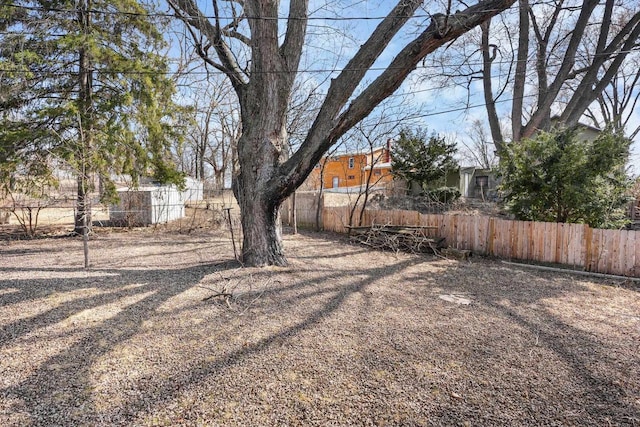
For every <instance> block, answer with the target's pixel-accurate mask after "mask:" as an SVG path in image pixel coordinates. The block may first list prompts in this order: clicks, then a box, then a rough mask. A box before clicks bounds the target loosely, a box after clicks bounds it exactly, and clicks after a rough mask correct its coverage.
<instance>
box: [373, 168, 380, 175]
mask: <svg viewBox="0 0 640 427" xmlns="http://www.w3.org/2000/svg"><path fill="white" fill-rule="evenodd" d="M373 174H374V175H375V176H380V175H382V171H381V170H380V169H376V170H374V171H373Z"/></svg>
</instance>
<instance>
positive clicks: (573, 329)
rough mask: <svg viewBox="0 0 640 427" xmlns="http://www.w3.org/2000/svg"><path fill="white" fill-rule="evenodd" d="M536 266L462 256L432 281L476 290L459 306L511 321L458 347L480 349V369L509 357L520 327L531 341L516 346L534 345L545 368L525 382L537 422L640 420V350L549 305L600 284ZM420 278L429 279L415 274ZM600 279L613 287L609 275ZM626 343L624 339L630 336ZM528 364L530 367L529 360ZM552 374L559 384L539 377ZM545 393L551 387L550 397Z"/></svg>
mask: <svg viewBox="0 0 640 427" xmlns="http://www.w3.org/2000/svg"><path fill="white" fill-rule="evenodd" d="M470 269H473V272H474V275H473V276H471V277H472V278H473V279H472V280H463V277H468V271H469V270H470ZM465 270H466V272H467V273H465ZM536 273H538V272H531V271H526V270H525V271H522V270H519V269H514V268H507V267H503V266H501V265H500V264H496V263H495V262H490V261H481V262H477V263H475V262H474V263H463V262H456V263H455V264H453V265H452V266H449V267H448V268H446V269H444V270H443V271H441V272H440V273H439V274H437V275H434V276H433V277H431V278H429V279H428V280H427V282H428V283H430V284H432V285H434V286H436V289H438V291H439V292H440V293H442V294H454V295H459V296H462V297H468V298H469V299H470V300H471V301H472V303H471V305H470V306H468V307H467V306H464V307H459V308H458V310H479V311H482V312H484V313H486V314H488V316H487V317H491V318H494V319H504V322H503V323H502V322H501V323H500V324H506V325H511V326H510V327H509V330H505V329H503V328H499V329H494V328H493V325H487V329H486V330H485V331H483V332H477V333H475V334H473V333H472V334H466V335H462V334H461V337H460V338H459V340H458V341H456V342H457V343H458V345H459V348H458V351H460V352H467V353H468V354H473V355H474V362H473V365H474V366H475V367H476V368H477V369H478V370H486V369H488V368H489V367H491V366H493V365H495V364H496V363H503V362H504V355H503V354H498V353H499V352H500V351H505V352H509V351H510V350H512V349H508V348H505V346H504V345H502V344H503V343H504V342H505V341H507V344H506V345H512V344H511V343H510V342H511V341H512V340H513V337H512V336H509V335H508V334H510V333H517V334H519V335H520V336H521V337H524V338H525V339H526V340H529V341H528V342H525V343H524V344H523V343H516V344H513V345H514V346H516V347H517V346H520V347H518V348H519V349H516V350H515V351H522V350H523V349H526V351H528V352H529V354H528V359H530V361H531V364H532V365H533V366H536V367H538V368H539V372H538V373H537V374H536V373H535V368H533V369H531V371H532V372H531V373H529V375H531V376H532V377H533V379H532V378H528V379H526V381H523V382H522V383H520V384H519V386H520V387H521V390H520V391H521V392H523V393H526V394H527V396H528V397H527V399H528V401H529V403H530V404H531V406H530V408H527V411H526V412H528V417H529V419H530V422H531V423H534V424H536V425H542V424H547V423H555V422H561V423H568V424H576V423H577V424H581V425H608V424H620V425H640V401H638V400H637V395H634V389H635V392H636V393H637V392H638V391H640V386H638V384H636V385H635V387H633V386H632V387H629V385H633V381H628V377H627V376H628V375H629V374H631V375H637V374H640V359H638V358H637V353H634V352H633V351H631V352H629V351H627V352H626V353H625V349H624V348H622V347H621V345H620V344H617V345H616V344H614V343H612V342H608V340H607V338H606V337H604V336H602V335H600V336H598V335H596V334H595V333H593V332H591V331H590V330H589V329H584V328H580V327H577V326H576V325H575V324H571V323H569V320H568V319H567V318H565V317H564V316H563V313H562V312H561V311H560V312H558V311H557V310H558V309H556V311H555V312H554V311H553V310H552V309H551V307H549V306H547V302H548V301H552V300H554V299H558V298H570V297H575V296H579V295H583V296H584V297H585V298H589V297H590V296H591V295H592V292H593V291H592V290H591V289H589V288H587V287H586V286H585V285H584V283H582V282H581V280H580V279H583V281H585V280H584V279H586V278H583V277H580V276H572V275H571V274H566V275H563V274H554V273H542V274H540V273H538V274H536ZM487 278H493V279H494V280H491V281H490V280H487ZM495 278H498V280H495ZM414 280H424V278H423V277H415V276H414ZM596 281H597V279H596ZM600 282H601V283H602V284H603V286H605V287H608V285H607V284H605V282H603V281H600ZM523 284H524V285H523ZM576 309H578V308H576ZM570 314H572V313H567V316H568V318H571V315H570ZM638 318H639V319H640V317H638ZM598 321H599V322H603V320H600V319H599V320H598ZM611 326H612V327H613V326H614V325H611ZM452 335H453V334H452ZM492 344H497V345H496V349H495V350H493V349H492V348H491V347H492ZM621 344H622V346H624V345H625V344H626V343H624V342H623V343H621ZM630 355H631V356H632V357H631V358H629V356H630ZM520 356H521V355H520ZM509 357H512V356H509ZM510 363H514V361H513V360H511V362H510ZM489 369H491V368H489ZM522 369H523V370H525V369H529V367H527V366H523V367H522ZM549 375H551V376H554V375H556V376H555V378H554V380H555V383H554V382H551V383H549V384H547V385H546V386H543V385H541V384H538V383H536V381H540V380H541V379H543V378H545V381H546V380H548V377H547V376H549ZM523 378H524V373H523ZM523 378H516V377H515V376H514V377H512V378H510V381H512V382H513V384H518V382H519V381H520V380H522V379H523ZM496 379H497V378H496ZM623 383H626V385H627V386H626V387H625V386H623V385H622V384H623ZM529 393H530V394H529ZM544 393H548V394H547V395H546V396H545V395H544ZM634 400H635V403H634ZM478 410H480V408H478ZM458 415H459V417H456V420H455V421H456V422H460V423H463V422H464V420H465V418H464V416H463V415H467V416H468V415H469V414H468V413H467V414H458Z"/></svg>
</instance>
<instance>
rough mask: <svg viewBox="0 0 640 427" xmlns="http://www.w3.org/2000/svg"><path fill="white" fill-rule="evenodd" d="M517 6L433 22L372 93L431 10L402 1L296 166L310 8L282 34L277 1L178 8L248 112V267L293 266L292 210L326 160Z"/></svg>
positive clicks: (244, 115)
mask: <svg viewBox="0 0 640 427" xmlns="http://www.w3.org/2000/svg"><path fill="white" fill-rule="evenodd" d="M514 2H515V0H484V1H480V2H479V3H477V4H474V5H472V6H470V7H465V8H464V9H463V10H461V11H459V12H456V13H454V14H449V15H444V14H433V16H432V19H431V20H429V21H428V22H429V24H428V25H426V27H425V28H424V30H423V31H422V32H420V33H419V34H418V35H417V36H416V37H415V38H414V39H413V40H412V41H410V42H409V43H408V44H407V45H406V46H405V47H404V48H402V49H401V50H400V52H399V53H398V54H397V55H396V56H395V58H394V59H393V60H391V62H390V63H389V64H388V66H387V67H386V68H385V69H384V70H383V71H382V72H381V73H380V74H379V76H378V77H377V78H376V79H375V80H373V82H372V83H370V84H369V85H367V86H366V87H364V88H362V87H361V86H360V85H361V84H362V82H363V79H364V78H365V76H366V75H367V72H368V71H369V70H370V68H371V67H372V66H373V64H374V63H375V62H376V60H377V59H378V58H380V56H381V55H382V53H383V52H385V50H386V49H387V47H388V46H389V44H390V42H391V40H392V39H393V37H394V36H395V35H396V34H398V32H399V31H400V30H401V29H403V27H404V26H405V24H406V23H407V22H409V20H410V19H411V17H412V16H413V15H414V13H415V11H416V10H418V8H420V6H421V5H422V1H421V0H401V1H400V2H399V3H398V4H397V5H396V6H395V7H393V8H392V9H391V10H390V11H389V13H388V15H387V17H386V18H384V19H382V20H381V21H380V23H379V24H378V26H377V27H376V28H375V29H374V30H373V32H372V33H371V34H370V36H369V37H368V38H367V40H366V41H365V42H364V43H363V44H362V45H361V47H360V48H359V49H358V50H357V51H356V52H355V54H354V55H353V57H352V58H351V60H350V61H349V62H348V63H347V64H346V65H345V66H344V67H343V68H342V71H340V72H339V73H337V74H336V75H335V76H334V77H333V78H332V80H331V83H330V85H329V87H328V89H327V92H326V96H325V97H324V101H323V103H322V106H321V107H320V109H319V111H318V112H317V113H316V115H315V118H314V123H313V125H312V127H311V128H310V129H309V131H308V133H307V135H306V136H305V139H304V141H303V142H302V144H301V145H300V147H299V148H298V149H297V150H296V151H295V152H294V153H293V154H292V155H291V156H290V157H289V158H288V159H287V151H288V146H289V144H288V142H287V134H286V123H287V113H288V111H289V102H290V100H291V93H292V90H293V86H294V82H295V80H296V77H297V75H298V71H299V68H300V60H301V57H302V54H303V50H304V48H305V35H306V33H307V24H308V22H309V10H308V9H309V4H308V1H307V0H292V1H291V2H290V3H289V8H288V17H287V18H286V19H285V21H286V27H281V26H280V23H281V21H282V20H281V19H280V18H279V12H280V2H278V1H276V0H247V1H244V2H232V1H231V2H222V1H219V0H213V18H211V19H210V18H208V17H207V16H206V15H205V13H204V12H203V11H202V10H201V9H200V8H199V6H198V3H197V2H196V1H195V0H168V3H169V5H170V6H171V7H172V8H173V9H174V11H175V12H176V14H177V15H178V16H179V17H180V18H181V19H182V20H183V21H184V22H185V24H187V26H188V29H189V31H190V32H191V34H192V37H193V41H194V43H195V46H196V50H197V52H198V54H199V55H200V56H201V57H202V59H203V60H204V61H205V62H206V63H207V64H209V65H210V66H211V67H213V68H215V69H217V70H219V71H221V72H223V73H224V74H225V75H226V76H227V77H228V78H229V80H230V81H231V84H232V86H233V88H234V89H235V91H236V94H237V97H238V100H239V103H240V111H241V120H242V136H241V137H240V139H239V141H238V160H239V170H238V173H237V174H235V175H234V177H233V189H234V193H235V195H236V199H237V200H238V203H239V205H240V209H241V219H242V226H243V248H242V252H243V262H244V263H245V265H253V266H256V265H266V264H274V265H285V264H286V258H285V255H284V251H283V248H282V243H281V226H280V220H279V217H278V211H279V206H280V204H281V203H282V201H283V200H284V199H285V198H286V197H287V196H288V195H290V194H291V193H292V192H293V191H294V190H295V189H296V188H297V187H298V186H299V185H300V184H302V183H303V182H304V180H305V178H306V177H307V176H308V174H309V173H310V172H311V170H312V169H313V167H314V166H315V165H316V164H317V163H318V161H319V160H320V159H321V158H322V156H323V154H324V153H326V151H327V150H328V149H329V148H330V147H331V146H332V145H333V144H334V143H335V142H336V141H337V140H338V139H339V138H340V137H341V136H342V135H344V134H345V133H346V132H347V131H348V130H349V129H351V128H352V127H353V126H354V125H355V124H357V123H358V122H359V121H360V120H362V119H363V118H364V117H366V116H367V115H368V114H369V113H370V112H371V111H372V110H373V109H374V108H375V107H376V106H377V105H378V104H379V103H380V102H382V101H383V100H384V99H385V98H387V97H388V96H389V95H391V94H392V93H393V92H394V91H395V90H396V89H397V88H398V87H399V86H400V85H401V84H402V82H403V81H404V80H405V78H406V77H407V76H408V75H409V74H410V73H411V71H413V70H414V69H415V67H416V66H417V64H418V63H419V62H420V61H421V60H422V59H423V58H424V57H425V56H427V55H429V54H430V53H432V52H433V51H435V50H436V49H437V48H438V47H440V46H442V45H445V44H447V43H449V42H451V41H452V40H454V39H456V38H457V37H459V36H460V35H461V34H464V33H465V32H467V31H469V30H470V29H472V28H473V27H475V26H477V25H479V24H480V23H482V22H484V21H486V20H487V19H489V18H491V17H492V16H494V15H496V14H498V13H500V12H501V11H503V10H505V9H507V8H509V7H510V6H511V5H512V4H513V3H514ZM359 89H361V91H359Z"/></svg>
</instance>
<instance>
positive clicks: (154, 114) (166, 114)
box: [0, 0, 181, 227]
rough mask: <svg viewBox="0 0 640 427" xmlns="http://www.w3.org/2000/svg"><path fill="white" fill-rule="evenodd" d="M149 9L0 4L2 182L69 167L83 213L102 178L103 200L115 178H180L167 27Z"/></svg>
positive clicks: (131, 1) (61, 1)
mask: <svg viewBox="0 0 640 427" xmlns="http://www.w3.org/2000/svg"><path fill="white" fill-rule="evenodd" d="M152 12H153V9H152V8H151V6H149V5H142V4H141V3H139V2H138V1H135V0H112V1H104V0H81V1H69V0H53V1H36V0H18V1H14V2H12V3H11V4H5V5H4V6H2V7H1V8H0V17H1V20H0V21H1V22H2V23H3V26H4V27H5V28H4V30H5V34H4V35H3V36H2V38H1V39H0V64H1V69H2V71H1V73H0V88H1V90H0V93H1V94H2V95H0V110H1V112H0V172H1V173H2V176H1V178H2V182H3V183H7V182H9V178H11V179H12V181H13V182H15V180H16V177H18V178H19V177H20V176H21V174H22V175H24V173H31V172H30V171H33V170H34V168H35V169H36V170H37V171H38V173H43V174H46V173H48V172H49V171H50V169H51V167H53V166H54V165H56V166H61V165H64V167H66V168H69V169H71V170H72V171H73V172H74V173H75V174H76V175H77V176H78V210H79V212H82V211H83V210H84V206H85V203H86V200H85V198H86V197H87V196H86V195H87V193H89V192H91V191H92V190H93V189H92V187H91V186H92V184H93V180H92V179H91V177H93V176H94V175H96V174H97V175H99V176H100V177H101V179H102V183H103V184H104V190H105V191H104V194H103V195H106V196H109V195H111V196H112V195H114V192H113V190H114V188H113V186H112V185H111V181H110V175H111V173H127V174H131V175H132V176H133V178H134V179H136V178H137V177H139V176H143V175H152V176H154V177H155V178H157V179H160V180H163V181H174V182H179V181H180V180H181V176H180V175H179V174H177V173H176V172H175V168H174V167H173V165H172V163H171V162H170V156H169V153H168V149H169V146H170V143H171V142H172V140H174V139H176V138H179V137H180V127H178V126H176V123H174V122H173V119H172V115H173V114H174V113H175V111H176V110H177V109H178V108H177V106H176V104H174V103H173V98H172V97H173V94H174V85H173V82H172V80H171V78H170V75H169V73H168V63H167V59H166V57H165V56H164V55H163V54H162V53H161V50H162V49H164V37H163V32H162V29H163V24H162V22H160V21H158V20H155V19H153V18H151V16H153V15H152ZM76 221H77V220H76ZM76 227H78V223H77V222H76Z"/></svg>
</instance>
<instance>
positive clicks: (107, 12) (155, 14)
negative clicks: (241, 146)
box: [6, 4, 503, 21]
mask: <svg viewBox="0 0 640 427" xmlns="http://www.w3.org/2000/svg"><path fill="white" fill-rule="evenodd" d="M6 7H12V8H16V9H23V10H29V11H33V12H56V13H70V14H71V13H73V14H75V13H77V12H78V10H77V9H65V8H56V7H44V6H26V5H19V4H8V5H6ZM484 11H486V12H500V11H503V9H485V10H484ZM86 12H88V13H94V14H103V15H124V16H138V17H147V18H175V19H178V20H182V19H202V18H204V19H222V20H233V21H236V20H238V18H239V17H238V16H216V15H204V14H203V15H182V14H180V15H179V14H176V13H169V12H152V13H150V12H145V13H141V12H127V11H121V10H98V9H86ZM458 13H459V14H463V12H458ZM390 17H392V18H400V19H427V18H429V19H430V18H431V17H432V15H431V14H414V15H394V16H350V17H342V16H308V17H300V18H297V17H293V18H291V17H289V16H247V15H242V18H243V19H252V20H254V19H255V20H264V21H280V20H282V21H291V20H305V21H314V20H315V21H352V20H361V21H381V20H383V19H387V18H390Z"/></svg>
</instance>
